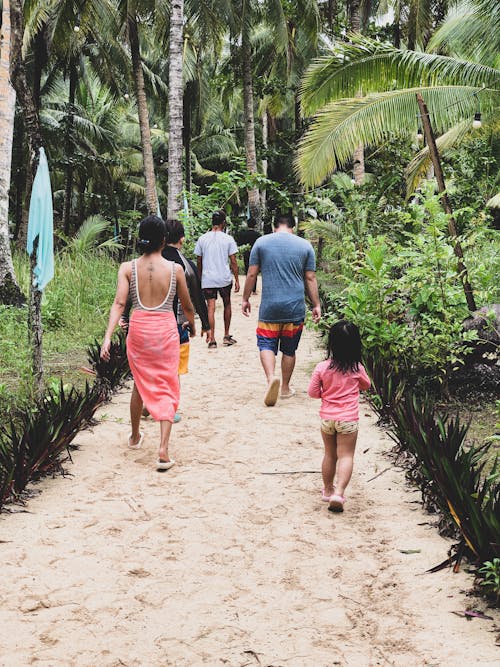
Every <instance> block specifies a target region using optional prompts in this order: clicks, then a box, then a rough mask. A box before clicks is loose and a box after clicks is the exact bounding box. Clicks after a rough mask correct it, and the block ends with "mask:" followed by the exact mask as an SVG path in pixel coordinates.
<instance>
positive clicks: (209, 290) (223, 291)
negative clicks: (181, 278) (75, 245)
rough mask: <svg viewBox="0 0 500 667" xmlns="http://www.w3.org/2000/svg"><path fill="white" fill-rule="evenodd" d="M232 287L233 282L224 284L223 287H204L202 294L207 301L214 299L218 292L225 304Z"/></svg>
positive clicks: (229, 296)
mask: <svg viewBox="0 0 500 667" xmlns="http://www.w3.org/2000/svg"><path fill="white" fill-rule="evenodd" d="M232 289H233V283H229V285H226V286H225V287H204V288H203V296H204V297H205V299H206V300H207V301H208V300H209V299H216V298H217V294H220V296H221V299H222V302H223V303H224V305H226V304H228V303H229V302H230V301H231V290H232Z"/></svg>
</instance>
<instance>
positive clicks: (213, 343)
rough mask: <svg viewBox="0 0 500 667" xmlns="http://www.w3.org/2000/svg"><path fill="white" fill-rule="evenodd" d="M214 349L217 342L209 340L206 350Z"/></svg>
mask: <svg viewBox="0 0 500 667" xmlns="http://www.w3.org/2000/svg"><path fill="white" fill-rule="evenodd" d="M215 347H217V341H216V340H211V341H210V342H209V344H208V349H209V350H212V349H213V348H215Z"/></svg>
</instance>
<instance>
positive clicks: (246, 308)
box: [241, 264, 260, 317]
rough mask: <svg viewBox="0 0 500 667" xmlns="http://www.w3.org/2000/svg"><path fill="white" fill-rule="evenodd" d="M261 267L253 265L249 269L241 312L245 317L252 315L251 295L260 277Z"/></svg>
mask: <svg viewBox="0 0 500 667" xmlns="http://www.w3.org/2000/svg"><path fill="white" fill-rule="evenodd" d="M259 270H260V266H259V265H258V264H251V265H250V266H249V267H248V273H247V279H246V280H245V286H244V288H243V300H242V302H241V312H242V313H243V315H245V316H246V317H248V316H249V315H250V311H251V306H250V301H249V299H250V294H251V292H252V290H253V286H254V285H255V281H256V280H257V276H258V275H259Z"/></svg>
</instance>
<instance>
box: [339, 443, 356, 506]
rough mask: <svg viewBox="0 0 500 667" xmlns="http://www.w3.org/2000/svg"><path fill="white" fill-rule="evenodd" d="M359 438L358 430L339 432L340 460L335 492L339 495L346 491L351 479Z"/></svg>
mask: <svg viewBox="0 0 500 667" xmlns="http://www.w3.org/2000/svg"><path fill="white" fill-rule="evenodd" d="M357 439H358V432H357V431H355V432H354V433H337V457H338V460H337V481H336V485H335V493H336V494H337V495H339V496H343V495H344V491H345V489H346V487H347V485H348V484H349V481H350V479H351V475H352V468H353V462H354V450H355V449H356V440H357Z"/></svg>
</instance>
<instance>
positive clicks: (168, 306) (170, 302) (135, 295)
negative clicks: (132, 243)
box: [130, 259, 176, 313]
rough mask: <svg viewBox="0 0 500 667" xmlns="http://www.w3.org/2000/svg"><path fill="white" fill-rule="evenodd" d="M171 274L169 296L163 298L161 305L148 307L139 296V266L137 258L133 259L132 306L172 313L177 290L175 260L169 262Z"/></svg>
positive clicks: (135, 308)
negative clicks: (137, 265) (136, 262)
mask: <svg viewBox="0 0 500 667" xmlns="http://www.w3.org/2000/svg"><path fill="white" fill-rule="evenodd" d="M169 264H170V269H171V275H170V286H169V288H168V292H167V296H166V297H165V298H164V299H163V301H162V303H160V305H159V306H154V308H148V307H147V306H144V305H143V304H142V302H141V297H140V296H139V285H138V281H137V267H136V264H135V259H133V260H132V277H131V279H130V299H131V300H132V306H133V308H134V310H149V311H154V312H157V313H158V312H159V313H171V312H172V311H173V307H174V297H175V292H176V289H175V288H176V277H175V262H169Z"/></svg>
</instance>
